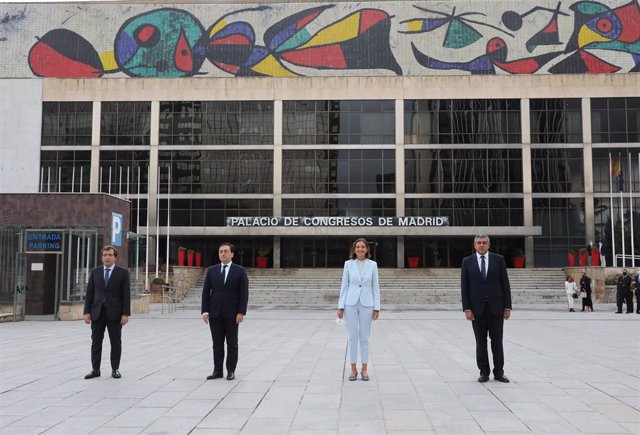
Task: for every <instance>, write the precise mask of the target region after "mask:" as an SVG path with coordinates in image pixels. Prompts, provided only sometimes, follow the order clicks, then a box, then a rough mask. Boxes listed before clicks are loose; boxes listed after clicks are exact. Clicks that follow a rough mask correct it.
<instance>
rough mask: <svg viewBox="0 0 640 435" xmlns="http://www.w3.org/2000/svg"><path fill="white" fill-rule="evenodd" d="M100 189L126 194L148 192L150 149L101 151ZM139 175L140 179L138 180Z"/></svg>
mask: <svg viewBox="0 0 640 435" xmlns="http://www.w3.org/2000/svg"><path fill="white" fill-rule="evenodd" d="M99 177H100V191H101V192H110V193H117V194H119V195H124V194H130V195H132V194H136V193H138V181H140V187H139V189H140V192H139V193H147V188H148V185H149V151H130V150H127V151H125V150H117V151H100V174H99ZM138 177H139V180H138Z"/></svg>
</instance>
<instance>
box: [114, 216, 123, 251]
mask: <svg viewBox="0 0 640 435" xmlns="http://www.w3.org/2000/svg"><path fill="white" fill-rule="evenodd" d="M111 244H112V245H113V246H122V214H120V213H115V212H112V213H111Z"/></svg>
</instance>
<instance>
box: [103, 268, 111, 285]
mask: <svg viewBox="0 0 640 435" xmlns="http://www.w3.org/2000/svg"><path fill="white" fill-rule="evenodd" d="M110 273H111V269H105V270H104V285H105V286H106V285H107V284H108V283H109V274H110Z"/></svg>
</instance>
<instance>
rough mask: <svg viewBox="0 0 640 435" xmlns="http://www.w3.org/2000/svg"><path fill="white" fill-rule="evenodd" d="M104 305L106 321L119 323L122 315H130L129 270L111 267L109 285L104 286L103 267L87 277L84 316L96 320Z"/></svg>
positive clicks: (97, 268) (94, 270)
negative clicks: (89, 316)
mask: <svg viewBox="0 0 640 435" xmlns="http://www.w3.org/2000/svg"><path fill="white" fill-rule="evenodd" d="M103 305H104V307H105V309H106V311H107V319H108V320H109V321H111V322H116V321H120V318H121V317H122V315H123V314H124V315H127V316H130V315H131V289H130V283H129V270H128V269H125V268H123V267H120V266H118V265H115V266H114V267H113V270H112V271H111V276H110V277H109V283H108V284H107V285H106V286H105V285H104V266H99V267H96V268H95V269H93V270H92V271H91V274H90V275H89V284H88V285H87V297H86V299H85V301H84V314H91V320H97V319H98V317H99V316H100V310H101V309H102V306H103Z"/></svg>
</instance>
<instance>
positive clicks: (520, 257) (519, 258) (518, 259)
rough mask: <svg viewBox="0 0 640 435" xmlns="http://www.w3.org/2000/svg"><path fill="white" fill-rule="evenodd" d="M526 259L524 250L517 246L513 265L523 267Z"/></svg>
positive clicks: (512, 261)
mask: <svg viewBox="0 0 640 435" xmlns="http://www.w3.org/2000/svg"><path fill="white" fill-rule="evenodd" d="M525 261H526V257H525V256H524V251H523V250H522V249H520V248H517V249H516V250H515V251H514V254H513V257H511V265H512V266H513V267H517V268H520V269H521V268H523V267H524V264H525Z"/></svg>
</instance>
